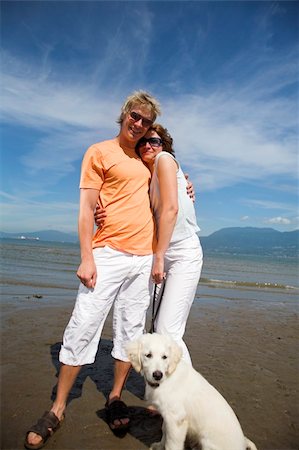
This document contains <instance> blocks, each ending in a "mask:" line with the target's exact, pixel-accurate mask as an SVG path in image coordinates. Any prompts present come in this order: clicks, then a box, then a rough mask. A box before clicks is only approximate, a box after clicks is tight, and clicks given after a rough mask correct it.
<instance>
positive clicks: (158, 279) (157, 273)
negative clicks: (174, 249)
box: [152, 255, 166, 284]
mask: <svg viewBox="0 0 299 450" xmlns="http://www.w3.org/2000/svg"><path fill="white" fill-rule="evenodd" d="M165 275H166V274H165V272H164V256H163V257H159V256H156V255H154V263H153V268H152V279H153V282H154V283H156V284H160V283H162V281H163V280H164V278H165Z"/></svg>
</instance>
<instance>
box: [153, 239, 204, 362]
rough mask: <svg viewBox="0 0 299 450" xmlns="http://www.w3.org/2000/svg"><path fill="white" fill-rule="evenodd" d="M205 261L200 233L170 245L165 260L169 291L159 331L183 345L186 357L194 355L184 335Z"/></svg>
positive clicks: (166, 287)
mask: <svg viewBox="0 0 299 450" xmlns="http://www.w3.org/2000/svg"><path fill="white" fill-rule="evenodd" d="M202 263H203V254H202V248H201V245H200V242H199V239H198V237H197V235H194V236H192V237H191V238H188V239H184V240H183V241H179V242H175V243H174V244H170V246H169V248H168V250H167V252H166V254H165V259H164V267H165V272H166V280H165V290H164V294H163V298H162V303H161V306H160V308H159V312H158V314H157V318H156V321H155V331H156V332H157V333H160V334H168V335H170V336H171V337H172V338H173V339H174V340H175V341H176V342H177V343H178V344H179V345H180V346H181V348H182V350H183V359H184V360H185V361H186V362H189V363H190V364H191V358H190V355H189V351H188V349H187V346H186V344H185V342H184V341H183V339H182V338H183V335H184V333H185V328H186V322H187V319H188V315H189V312H190V308H191V305H192V303H193V300H194V297H195V293H196V289H197V286H198V282H199V278H200V274H201V269H202Z"/></svg>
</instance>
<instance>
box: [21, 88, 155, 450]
mask: <svg viewBox="0 0 299 450" xmlns="http://www.w3.org/2000/svg"><path fill="white" fill-rule="evenodd" d="M159 114H160V106H159V103H158V102H157V100H156V99H155V98H153V97H152V96H151V95H149V94H148V93H146V92H143V91H138V92H135V93H133V94H132V95H131V96H129V97H128V98H127V100H126V101H125V103H124V105H123V107H122V109H121V115H120V118H119V121H118V122H119V124H120V132H119V135H118V136H117V137H116V138H114V139H111V140H108V141H104V142H100V143H97V144H95V145H92V146H91V147H90V148H89V149H88V150H87V152H86V154H85V156H84V159H83V163H82V170H81V181H80V212H79V240H80V249H81V264H80V266H79V268H78V271H77V275H78V277H79V279H80V280H81V284H80V287H79V291H78V296H77V300H76V304H75V307H74V310H73V313H72V316H71V319H70V321H69V324H68V325H67V327H66V329H65V332H64V337H63V345H62V348H61V351H60V355H59V360H60V362H61V368H60V373H59V378H58V386H57V396H56V399H55V401H54V403H53V405H52V407H51V410H50V411H49V412H48V413H45V414H44V416H43V417H42V418H41V419H39V421H38V422H37V424H36V425H34V426H33V427H31V429H30V430H29V431H28V433H27V436H26V440H25V447H26V448H31V449H38V448H42V447H43V446H44V444H45V442H46V441H47V439H48V438H49V437H50V436H51V435H52V434H53V432H55V431H56V429H57V428H58V427H59V425H60V423H61V421H62V420H63V418H64V411H65V408H66V401H67V398H68V395H69V392H70V390H71V388H72V386H73V384H74V382H75V379H76V377H77V375H78V374H79V371H80V369H81V367H82V365H84V364H91V363H93V362H94V359H95V355H96V352H97V348H98V344H99V340H100V337H101V332H102V329H103V326H104V323H105V320H106V317H107V315H108V313H109V311H110V308H111V306H112V304H113V303H114V313H113V350H112V356H113V357H114V359H115V366H114V384H113V388H112V391H111V393H110V395H109V398H108V400H107V404H106V408H107V417H108V423H109V426H110V428H111V429H112V430H115V429H123V428H126V427H127V426H128V423H129V418H128V410H127V407H126V405H125V404H124V403H123V402H122V401H121V400H120V397H121V393H122V389H123V387H124V384H125V381H126V378H127V375H128V373H129V370H130V367H131V365H130V363H129V362H128V358H127V356H126V353H125V349H124V347H125V344H126V343H127V342H128V341H129V340H133V339H136V338H138V337H139V336H140V335H141V334H142V333H143V330H144V325H145V317H146V310H147V308H148V306H149V302H150V295H149V283H150V271H151V266H152V253H153V247H154V239H155V233H154V221H153V216H152V212H151V209H150V203H149V196H148V188H149V183H150V176H151V175H150V171H149V170H148V169H147V168H146V166H145V165H144V164H143V163H142V161H141V159H140V158H139V157H138V156H137V154H136V153H135V145H136V143H137V141H138V140H139V139H140V138H141V137H143V136H144V135H145V133H146V132H147V130H148V128H149V127H150V126H151V125H152V123H153V122H154V121H155V119H156V117H157V115H159ZM97 203H99V204H100V205H101V206H102V207H104V208H105V209H106V211H107V216H108V217H107V219H106V220H105V225H104V226H103V227H102V228H101V229H98V230H97V232H96V233H95V235H94V236H93V226H94V210H95V207H96V205H97Z"/></svg>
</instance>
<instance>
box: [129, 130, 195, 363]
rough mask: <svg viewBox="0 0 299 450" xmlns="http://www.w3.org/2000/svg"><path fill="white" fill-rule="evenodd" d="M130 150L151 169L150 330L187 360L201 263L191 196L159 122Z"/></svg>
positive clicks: (171, 145) (188, 358)
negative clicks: (153, 313)
mask: <svg viewBox="0 0 299 450" xmlns="http://www.w3.org/2000/svg"><path fill="white" fill-rule="evenodd" d="M136 151H137V153H138V154H139V155H140V157H141V158H142V160H143V161H144V162H145V163H146V164H147V166H148V167H149V169H150V171H151V173H152V179H151V185H150V200H151V206H152V210H153V213H154V216H155V220H156V225H157V246H156V250H155V256H154V263H153V268H152V277H153V281H154V282H155V283H161V282H162V281H163V279H164V278H165V281H164V283H165V288H164V294H163V299H162V302H161V305H160V308H159V311H158V314H157V317H156V320H155V331H156V332H157V333H160V334H168V335H170V336H171V337H172V338H173V339H174V340H175V341H177V342H178V344H179V345H180V346H181V347H182V350H183V358H184V360H185V361H186V362H189V363H191V358H190V355H189V352H188V349H187V347H186V345H185V343H184V341H183V335H184V332H185V328H186V322H187V319H188V315H189V312H190V308H191V305H192V303H193V300H194V297H195V293H196V289H197V285H198V282H199V278H200V274H201V269H202V262H203V254H202V249H201V245H200V242H199V239H198V236H197V234H196V233H197V232H198V231H199V228H198V225H197V223H196V215H195V210H194V205H193V201H192V200H191V198H190V197H189V196H188V195H187V192H186V185H187V181H186V178H185V175H184V174H183V172H182V169H181V168H180V165H179V163H178V162H177V160H176V159H175V157H174V150H173V140H172V137H171V136H170V134H169V133H168V131H167V130H166V129H165V128H164V127H162V126H161V125H159V124H154V125H152V126H151V128H150V129H149V130H148V131H147V133H146V135H145V136H144V137H143V138H142V139H140V141H139V142H138V143H137V147H136Z"/></svg>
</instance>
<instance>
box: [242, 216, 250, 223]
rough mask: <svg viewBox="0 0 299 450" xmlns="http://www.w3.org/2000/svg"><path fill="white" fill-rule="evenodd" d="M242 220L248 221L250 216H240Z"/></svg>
mask: <svg viewBox="0 0 299 450" xmlns="http://www.w3.org/2000/svg"><path fill="white" fill-rule="evenodd" d="M240 220H241V221H242V222H246V221H247V220H249V216H242V217H240Z"/></svg>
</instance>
